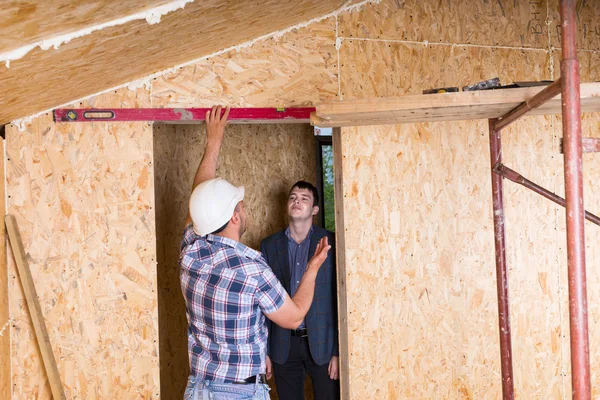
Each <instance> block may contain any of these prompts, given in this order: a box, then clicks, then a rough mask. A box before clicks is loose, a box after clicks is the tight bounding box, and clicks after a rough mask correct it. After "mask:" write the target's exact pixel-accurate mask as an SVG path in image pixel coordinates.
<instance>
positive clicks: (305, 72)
mask: <svg viewBox="0 0 600 400" xmlns="http://www.w3.org/2000/svg"><path fill="white" fill-rule="evenodd" d="M337 71H338V68H337V52H336V49H335V18H329V19H326V20H324V21H321V22H317V23H314V24H312V25H310V27H307V28H303V29H299V30H297V31H293V32H290V33H287V34H285V35H284V36H283V37H282V38H279V39H269V40H266V41H264V42H260V43H256V44H255V45H253V46H252V47H250V48H245V49H242V50H240V51H239V52H237V51H230V52H228V53H225V54H223V55H220V56H217V57H213V58H210V59H207V60H202V61H199V62H198V63H196V64H194V65H191V66H189V67H185V68H183V69H182V70H180V71H177V72H176V73H173V74H169V75H166V76H163V77H159V78H157V79H156V80H155V81H153V82H152V103H153V104H154V106H156V107H203V106H212V105H213V104H216V103H221V104H229V105H231V106H235V107H261V106H262V107H281V106H286V107H290V106H301V105H302V106H308V105H313V103H314V101H315V99H334V98H336V97H337V92H338V79H337Z"/></svg>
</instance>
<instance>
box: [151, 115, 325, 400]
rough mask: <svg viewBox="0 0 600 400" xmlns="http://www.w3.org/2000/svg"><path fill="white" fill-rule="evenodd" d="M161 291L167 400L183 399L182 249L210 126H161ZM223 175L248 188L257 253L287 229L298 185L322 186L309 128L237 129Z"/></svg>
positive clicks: (232, 129)
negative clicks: (303, 182)
mask: <svg viewBox="0 0 600 400" xmlns="http://www.w3.org/2000/svg"><path fill="white" fill-rule="evenodd" d="M154 135H155V139H154V140H155V163H156V175H155V187H156V207H157V214H156V215H157V222H156V229H157V247H158V286H159V292H158V293H159V295H158V301H159V317H160V324H159V325H160V349H161V350H160V356H161V385H162V388H161V389H162V390H161V392H162V393H163V394H162V398H163V399H180V398H181V397H182V396H183V390H184V388H185V384H186V379H187V371H188V354H187V336H186V329H187V320H186V316H185V303H184V301H183V297H182V294H181V289H180V284H179V266H178V259H179V248H180V245H181V239H182V232H183V227H184V223H185V219H186V216H187V213H188V200H189V196H190V193H191V185H192V182H193V180H194V176H195V174H196V171H197V169H198V165H199V164H200V160H201V157H202V154H203V152H204V146H205V135H206V134H205V130H204V126H203V125H176V126H168V125H160V124H158V125H156V126H155V132H154ZM217 176H219V177H222V178H225V179H227V180H229V181H230V182H232V183H233V184H234V185H244V186H245V188H246V197H245V200H244V202H245V205H246V213H247V215H248V226H247V231H246V233H245V234H244V236H243V237H242V242H243V243H244V244H246V245H248V246H250V247H252V248H254V249H259V248H260V241H261V240H262V239H263V238H265V237H266V236H268V235H271V234H273V233H275V232H277V231H279V230H281V229H284V228H285V227H286V225H287V213H286V208H285V205H286V200H287V193H288V190H289V188H290V186H291V185H292V184H294V182H296V181H298V180H300V179H304V180H308V181H309V182H314V181H315V154H314V134H313V129H312V127H310V126H309V125H230V126H229V127H227V131H226V136H225V141H224V143H223V148H222V151H221V156H220V161H219V166H218V170H217ZM272 395H273V396H272V398H276V396H275V390H273V391H272Z"/></svg>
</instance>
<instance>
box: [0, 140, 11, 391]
mask: <svg viewBox="0 0 600 400" xmlns="http://www.w3.org/2000/svg"><path fill="white" fill-rule="evenodd" d="M0 151H1V153H2V154H1V157H0V212H2V214H6V204H5V201H4V193H5V192H4V190H5V189H4V183H5V182H4V139H0ZM6 261H7V260H6V231H5V230H4V229H0V355H1V356H0V399H10V398H11V373H10V360H11V351H10V324H11V321H10V314H9V311H8V310H9V308H8V263H7V262H6Z"/></svg>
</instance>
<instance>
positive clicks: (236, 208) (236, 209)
mask: <svg viewBox="0 0 600 400" xmlns="http://www.w3.org/2000/svg"><path fill="white" fill-rule="evenodd" d="M240 203H241V201H240V202H238V203H237V204H236V205H235V208H234V209H233V211H238V212H239V211H240ZM230 220H231V218H230ZM227 225H229V221H227V222H225V225H223V226H222V227H220V228H219V229H217V230H216V231H214V232H211V233H210V234H211V235H216V234H217V233H221V232H223V231H224V230H225V228H227Z"/></svg>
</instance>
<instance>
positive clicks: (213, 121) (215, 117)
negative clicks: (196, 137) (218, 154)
mask: <svg viewBox="0 0 600 400" xmlns="http://www.w3.org/2000/svg"><path fill="white" fill-rule="evenodd" d="M222 110H223V107H221V106H213V108H212V109H210V111H207V112H206V138H207V140H208V141H209V142H213V143H216V144H219V145H220V144H221V143H223V136H225V127H226V126H227V123H228V121H227V118H228V117H229V106H228V107H227V108H226V109H225V114H223V116H221V111H222Z"/></svg>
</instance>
